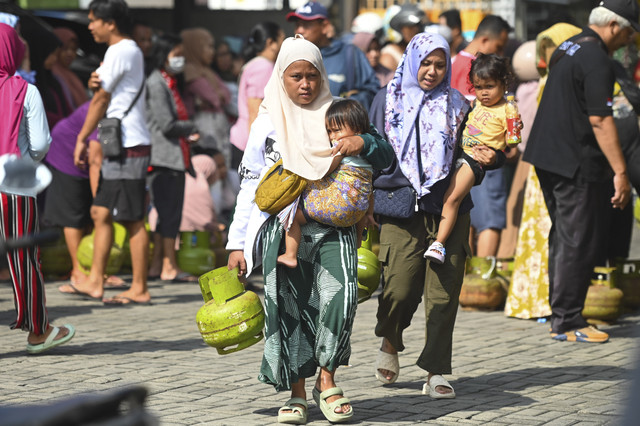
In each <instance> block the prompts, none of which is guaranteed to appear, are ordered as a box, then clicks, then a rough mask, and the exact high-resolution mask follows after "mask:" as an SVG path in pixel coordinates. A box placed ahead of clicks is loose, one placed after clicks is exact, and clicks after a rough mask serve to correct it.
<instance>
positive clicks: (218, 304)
mask: <svg viewBox="0 0 640 426" xmlns="http://www.w3.org/2000/svg"><path fill="white" fill-rule="evenodd" d="M199 282H200V289H201V290H202V296H203V298H204V300H205V302H206V303H205V304H204V306H203V307H201V308H200V310H199V311H198V313H197V314H196V322H197V324H198V330H199V331H200V334H201V335H202V338H203V340H204V341H205V343H206V344H207V345H209V346H213V347H214V348H216V349H217V351H218V353H219V354H221V355H225V354H229V353H232V352H237V351H239V350H241V349H244V348H247V347H249V346H251V345H253V344H255V343H257V342H259V341H260V340H262V338H263V334H262V328H263V327H264V309H263V308H262V303H261V302H260V298H258V295H256V294H255V293H254V292H252V291H247V290H245V289H244V286H243V285H242V283H241V282H240V280H239V279H238V269H237V268H235V269H232V270H231V271H229V270H228V269H227V267H226V266H223V267H222V268H218V269H214V270H213V271H209V272H207V273H206V274H204V275H202V276H201V277H200V279H199Z"/></svg>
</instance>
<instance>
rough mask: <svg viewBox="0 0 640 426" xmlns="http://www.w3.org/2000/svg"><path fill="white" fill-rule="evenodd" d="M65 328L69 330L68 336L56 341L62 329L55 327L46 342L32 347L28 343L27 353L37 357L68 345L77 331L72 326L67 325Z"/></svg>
mask: <svg viewBox="0 0 640 426" xmlns="http://www.w3.org/2000/svg"><path fill="white" fill-rule="evenodd" d="M63 327H64V328H66V329H67V330H69V332H68V333H67V335H66V336H64V337H61V338H59V339H58V340H55V338H56V337H57V336H58V334H59V333H60V328H59V327H53V330H51V333H49V336H48V337H47V339H46V340H45V341H44V342H42V343H38V344H35V345H32V344H31V343H27V352H28V353H30V354H31V355H35V354H39V353H42V352H44V351H48V350H49V349H52V348H55V347H56V346H60V345H63V344H65V343H67V342H68V341H69V340H71V339H72V338H73V336H74V335H75V334H76V329H75V328H73V326H72V325H70V324H65V325H64V326H63Z"/></svg>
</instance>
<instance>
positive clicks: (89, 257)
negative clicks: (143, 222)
mask: <svg viewBox="0 0 640 426" xmlns="http://www.w3.org/2000/svg"><path fill="white" fill-rule="evenodd" d="M94 235H95V231H94V232H92V233H91V234H90V235H86V236H84V237H83V238H82V240H80V245H79V246H78V263H80V266H81V267H82V269H83V270H84V271H85V272H86V273H87V274H89V271H90V270H91V264H92V263H93V238H94ZM126 239H127V229H126V228H125V227H124V226H122V225H120V224H119V223H118V222H113V244H112V245H111V250H110V251H109V259H108V260H107V267H106V268H105V273H106V274H107V275H114V274H117V273H118V272H119V271H120V268H121V267H122V261H123V259H124V250H123V247H124V242H125V240H126Z"/></svg>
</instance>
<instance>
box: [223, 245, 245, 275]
mask: <svg viewBox="0 0 640 426" xmlns="http://www.w3.org/2000/svg"><path fill="white" fill-rule="evenodd" d="M236 267H237V268H238V276H239V277H241V276H243V275H244V274H246V273H247V262H246V261H245V260H244V252H243V251H242V250H234V251H232V252H230V253H229V261H228V262H227V269H229V270H232V269H233V268H236Z"/></svg>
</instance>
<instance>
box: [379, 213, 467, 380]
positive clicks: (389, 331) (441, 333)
mask: <svg viewBox="0 0 640 426" xmlns="http://www.w3.org/2000/svg"><path fill="white" fill-rule="evenodd" d="M469 220H470V219H469V213H465V214H461V215H458V219H457V221H456V225H455V227H454V229H453V232H452V233H451V236H450V237H449V239H448V240H447V243H446V244H445V250H446V257H445V261H444V264H442V265H437V264H435V263H433V262H430V261H427V260H426V259H424V257H423V255H424V252H425V250H426V249H427V248H428V247H429V245H430V244H431V243H432V242H433V241H435V237H436V234H437V232H438V223H439V222H440V216H436V215H432V214H427V213H424V212H420V213H418V214H416V215H414V216H413V217H412V218H410V219H393V218H387V217H384V218H382V220H381V225H382V228H381V231H380V253H379V256H378V257H379V259H380V261H381V262H382V277H383V283H384V288H383V291H382V294H381V295H380V297H379V298H378V314H377V319H378V323H377V325H376V330H375V333H376V335H377V336H379V337H385V338H387V339H388V340H389V342H390V343H391V345H393V347H394V348H395V349H396V350H398V351H402V350H404V348H405V346H404V343H403V340H402V332H403V331H404V329H406V328H407V327H409V324H411V318H412V317H413V314H414V313H415V312H416V310H417V309H418V305H419V304H420V302H421V300H422V296H423V295H424V300H425V304H424V308H425V317H426V341H425V345H424V348H423V349H422V353H421V354H420V357H419V358H418V362H417V363H416V364H417V365H418V367H420V368H422V369H423V370H426V371H428V372H430V373H433V374H451V353H452V345H453V326H454V324H455V321H456V314H457V312H458V299H459V296H460V289H461V287H462V279H463V278H464V266H465V261H466V258H467V257H468V256H469V255H470V253H471V250H470V248H469Z"/></svg>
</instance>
